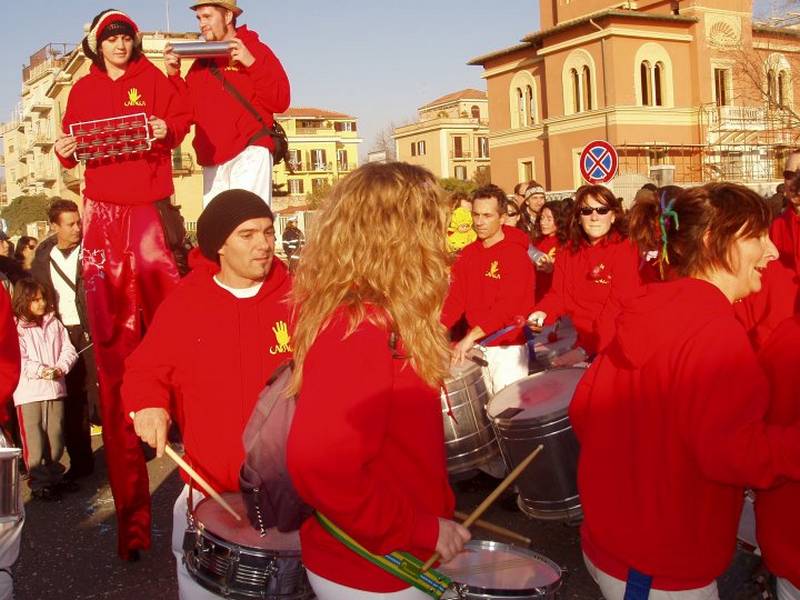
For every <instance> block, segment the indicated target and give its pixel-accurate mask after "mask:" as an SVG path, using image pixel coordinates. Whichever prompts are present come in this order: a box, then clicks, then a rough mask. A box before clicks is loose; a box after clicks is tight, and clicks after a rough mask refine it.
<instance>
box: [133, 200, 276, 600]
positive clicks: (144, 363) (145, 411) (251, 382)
mask: <svg viewBox="0 0 800 600" xmlns="http://www.w3.org/2000/svg"><path fill="white" fill-rule="evenodd" d="M197 241H198V245H199V249H200V254H201V255H202V256H198V257H194V256H193V262H194V263H196V264H195V267H194V269H193V270H192V272H191V273H190V274H189V275H187V276H186V277H185V278H184V279H183V280H182V281H181V282H180V284H179V285H178V287H177V288H176V289H175V291H174V293H173V294H171V295H170V296H169V298H167V299H166V300H165V301H164V303H163V304H162V305H161V306H160V307H159V310H158V312H157V314H156V318H155V321H154V322H153V326H152V327H151V328H150V329H149V330H148V332H147V335H146V336H145V338H144V341H143V342H142V344H141V345H140V346H139V348H138V349H137V351H136V352H134V353H133V354H132V355H131V357H130V358H129V360H128V362H127V363H126V371H125V378H124V382H123V386H122V397H123V402H124V404H125V410H126V411H127V413H130V412H134V413H135V418H134V427H135V429H136V433H137V434H138V435H139V436H140V437H141V438H142V440H144V441H145V442H147V443H148V444H150V445H151V446H153V447H154V448H156V451H157V453H158V454H159V455H160V454H162V453H163V451H164V446H165V444H166V439H167V430H168V427H169V423H170V420H171V418H175V419H176V420H177V421H178V424H179V425H180V428H181V431H182V433H183V441H184V444H185V447H186V460H187V461H188V462H189V463H190V464H191V465H192V467H194V469H195V470H196V471H197V472H198V473H200V475H201V476H202V477H203V478H204V479H205V480H206V481H208V483H209V484H210V485H211V486H212V487H213V488H214V489H216V490H217V491H218V492H220V493H224V492H238V491H239V468H240V467H241V465H242V461H243V460H244V447H243V445H242V433H243V431H244V427H245V425H246V423H247V420H248V418H249V417H250V413H251V412H252V411H253V407H254V406H255V404H256V400H257V399H258V394H259V392H260V391H261V388H262V387H263V386H264V382H265V381H267V379H268V377H269V375H270V374H271V373H272V372H273V371H274V370H275V368H277V367H278V366H279V365H280V364H281V363H283V362H284V361H287V360H289V359H290V358H291V353H292V348H291V339H290V335H289V329H288V326H287V323H288V322H289V307H288V305H287V304H286V303H285V302H284V298H285V297H286V295H287V294H288V293H289V290H290V286H291V284H290V279H289V273H288V270H287V268H286V267H285V266H284V264H283V263H282V262H281V261H279V260H276V259H275V229H274V227H273V216H272V211H271V210H270V208H269V206H267V205H266V204H265V203H264V201H263V200H262V199H261V198H259V197H258V196H256V195H255V194H253V193H252V192H248V191H245V190H228V191H225V192H222V193H221V194H219V195H218V196H216V197H215V198H214V199H213V200H212V201H211V202H210V203H209V205H208V206H207V207H206V208H205V210H204V211H203V213H202V214H201V215H200V218H199V219H198V221H197ZM195 258H196V259H197V260H194V259H195ZM220 348H222V349H223V351H222V352H218V351H215V349H220ZM184 479H185V481H186V482H187V484H188V481H189V480H188V478H187V477H186V475H185V474H184ZM196 487H197V486H195V488H196ZM192 493H193V502H194V504H195V505H196V504H197V502H198V501H199V499H201V498H202V494H200V493H198V492H197V491H196V489H195V490H194V491H193V492H192ZM188 497H189V486H188V485H187V486H185V487H184V490H183V492H182V493H181V494H180V496H178V499H177V501H176V502H175V507H174V510H173V530H172V551H173V553H174V554H175V559H176V562H177V571H178V589H179V592H180V597H181V598H182V599H184V600H185V599H191V600H198V599H206V598H217V597H218V596H217V595H215V594H213V593H211V592H209V591H207V590H205V589H203V588H202V587H201V586H200V585H199V584H198V583H197V582H196V581H195V580H193V579H192V578H191V576H190V575H189V572H188V571H187V570H186V566H185V565H184V562H183V539H184V534H185V532H186V528H187V520H186V516H187V515H186V508H187V499H188Z"/></svg>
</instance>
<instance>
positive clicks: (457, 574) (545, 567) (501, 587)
mask: <svg viewBox="0 0 800 600" xmlns="http://www.w3.org/2000/svg"><path fill="white" fill-rule="evenodd" d="M439 570H440V571H441V572H442V573H444V574H445V575H447V576H448V577H450V578H452V579H453V581H455V582H457V584H458V586H457V588H458V590H459V594H458V595H459V597H460V598H461V599H462V600H495V599H496V600H504V599H506V598H517V599H524V598H531V599H539V598H547V599H550V598H556V597H557V594H558V590H559V589H560V588H561V581H562V570H561V567H559V566H558V565H557V564H555V563H554V562H553V561H552V560H550V559H549V558H546V557H544V556H542V555H541V554H537V553H536V552H532V551H531V550H526V549H524V548H517V547H515V546H510V545H508V544H500V543H497V542H486V541H473V542H468V543H467V544H466V546H465V547H464V551H463V552H461V553H460V554H459V555H458V556H456V557H455V558H454V559H453V560H451V561H450V562H448V563H447V564H445V565H442V566H441V567H439Z"/></svg>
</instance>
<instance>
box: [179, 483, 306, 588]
mask: <svg viewBox="0 0 800 600" xmlns="http://www.w3.org/2000/svg"><path fill="white" fill-rule="evenodd" d="M222 496H223V497H224V498H225V500H227V502H228V504H230V505H231V506H232V507H233V508H234V510H236V512H238V513H239V514H240V515H244V514H247V511H246V508H245V505H244V500H243V499H242V496H241V494H238V493H236V494H222ZM192 521H193V525H194V526H193V527H190V529H189V531H187V532H186V537H185V538H184V543H183V552H184V562H185V563H186V569H187V571H189V574H190V575H191V576H192V578H193V579H194V580H195V581H197V583H199V584H200V585H201V586H203V587H204V588H205V589H207V590H210V591H211V592H214V593H215V594H218V595H219V596H222V597H225V598H234V599H236V600H248V599H250V598H263V599H270V600H306V599H308V598H313V597H314V593H313V591H312V590H311V586H310V585H309V583H308V578H307V576H306V570H305V568H304V567H303V563H302V562H301V560H300V535H299V533H298V532H297V531H293V532H290V533H281V532H279V531H278V530H277V529H269V530H267V535H265V536H264V537H261V535H260V534H259V532H258V531H256V530H255V529H254V528H253V527H252V526H251V525H250V523H249V522H248V521H247V519H245V520H243V521H236V520H235V519H234V518H233V517H232V516H231V515H230V514H229V513H228V512H226V511H225V509H223V508H222V507H221V506H220V505H219V504H217V503H216V502H214V500H212V499H211V498H206V499H204V500H202V501H201V502H200V503H198V505H197V506H196V507H195V510H194V514H193V517H192Z"/></svg>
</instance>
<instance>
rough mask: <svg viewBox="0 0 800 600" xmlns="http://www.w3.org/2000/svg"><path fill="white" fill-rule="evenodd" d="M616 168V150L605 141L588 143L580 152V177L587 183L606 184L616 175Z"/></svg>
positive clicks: (617, 157)
mask: <svg viewBox="0 0 800 600" xmlns="http://www.w3.org/2000/svg"><path fill="white" fill-rule="evenodd" d="M618 166H619V155H618V154H617V150H616V148H614V146H612V145H611V144H609V143H608V142H606V141H603V140H595V141H593V142H589V143H588V144H586V147H585V148H584V149H583V152H581V159H580V167H581V176H582V177H583V178H584V179H585V180H586V181H588V182H589V183H592V184H597V183H608V182H609V181H611V180H612V179H614V177H615V176H616V175H617V167H618Z"/></svg>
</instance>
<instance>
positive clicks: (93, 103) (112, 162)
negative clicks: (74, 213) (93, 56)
mask: <svg viewBox="0 0 800 600" xmlns="http://www.w3.org/2000/svg"><path fill="white" fill-rule="evenodd" d="M136 113H145V114H146V115H147V117H148V118H149V117H151V116H155V117H158V118H160V119H163V120H164V121H165V122H166V123H167V137H166V138H164V139H163V140H160V141H155V142H153V147H152V149H151V150H150V151H148V152H144V153H142V154H140V155H137V154H132V155H123V156H120V157H117V158H107V159H98V160H90V161H88V162H87V163H86V175H85V177H86V182H85V187H84V191H83V193H84V196H85V197H86V198H89V199H90V200H95V201H99V202H110V203H112V204H129V205H130V204H149V203H151V202H155V201H156V200H162V199H164V198H169V197H170V196H171V195H172V193H173V192H174V191H175V190H174V187H173V185H172V149H173V148H177V147H178V146H179V145H180V143H181V141H183V138H184V137H185V136H186V133H187V132H188V131H189V125H190V119H191V114H190V112H189V105H188V103H187V102H186V99H185V98H183V97H182V96H181V95H180V93H179V91H178V89H177V88H176V87H175V86H174V85H172V84H171V83H170V81H169V80H168V79H167V77H166V76H165V75H164V74H163V73H162V72H161V71H159V70H158V68H156V67H155V65H153V63H151V62H150V61H149V60H147V58H145V57H144V56H142V57H140V58H139V59H138V60H135V61H133V62H131V63H130V64H129V66H128V69H127V71H125V74H124V75H123V76H122V77H120V78H119V79H117V80H116V81H114V80H112V79H111V78H110V77H109V76H108V74H107V73H106V72H105V71H102V70H100V69H98V68H97V66H95V65H92V67H91V68H90V69H89V73H88V74H87V75H86V76H84V77H82V78H81V79H80V80H78V82H77V83H76V84H75V86H74V87H73V88H72V90H71V91H70V93H69V100H68V102H67V111H66V113H65V114H64V119H63V123H62V128H63V130H64V133H67V134H69V126H70V125H71V124H72V123H78V122H82V121H94V120H98V119H106V118H110V117H119V116H122V115H132V114H136ZM54 152H55V150H54ZM56 156H57V157H58V159H59V161H61V164H62V165H64V167H66V168H67V169H71V168H72V167H74V166H75V165H76V164H77V162H76V161H75V159H74V158H73V157H70V158H63V157H61V156H59V155H58V153H56Z"/></svg>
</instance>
